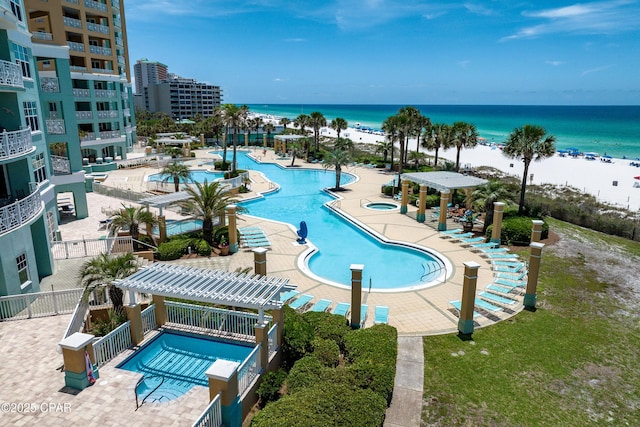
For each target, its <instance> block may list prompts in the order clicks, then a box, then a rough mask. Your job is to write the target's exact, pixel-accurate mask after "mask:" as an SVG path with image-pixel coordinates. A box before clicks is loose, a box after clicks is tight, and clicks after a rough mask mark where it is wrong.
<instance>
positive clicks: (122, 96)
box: [120, 92, 129, 99]
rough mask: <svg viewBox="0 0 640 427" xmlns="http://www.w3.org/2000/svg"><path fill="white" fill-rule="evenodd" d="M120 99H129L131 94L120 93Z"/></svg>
mask: <svg viewBox="0 0 640 427" xmlns="http://www.w3.org/2000/svg"><path fill="white" fill-rule="evenodd" d="M120 98H122V99H129V94H128V93H127V92H120Z"/></svg>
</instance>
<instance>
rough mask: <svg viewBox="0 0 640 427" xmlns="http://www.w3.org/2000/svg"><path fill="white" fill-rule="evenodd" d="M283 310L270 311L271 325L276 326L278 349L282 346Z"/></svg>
mask: <svg viewBox="0 0 640 427" xmlns="http://www.w3.org/2000/svg"><path fill="white" fill-rule="evenodd" d="M283 313H284V310H282V309H281V308H280V309H277V310H271V317H272V318H273V323H274V324H276V323H277V324H278V334H277V335H278V341H277V342H278V347H280V346H281V345H282V335H283V330H284V316H283Z"/></svg>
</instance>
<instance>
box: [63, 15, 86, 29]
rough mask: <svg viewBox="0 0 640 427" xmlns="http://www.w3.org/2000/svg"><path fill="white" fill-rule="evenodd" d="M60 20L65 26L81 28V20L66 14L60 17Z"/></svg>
mask: <svg viewBox="0 0 640 427" xmlns="http://www.w3.org/2000/svg"><path fill="white" fill-rule="evenodd" d="M62 22H63V23H64V25H66V26H67V27H74V28H82V21H81V20H79V19H75V18H70V17H68V16H65V17H63V18H62Z"/></svg>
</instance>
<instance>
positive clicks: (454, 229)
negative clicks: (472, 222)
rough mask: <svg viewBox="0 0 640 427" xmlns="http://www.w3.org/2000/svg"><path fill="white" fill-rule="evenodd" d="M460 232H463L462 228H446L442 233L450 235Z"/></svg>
mask: <svg viewBox="0 0 640 427" xmlns="http://www.w3.org/2000/svg"><path fill="white" fill-rule="evenodd" d="M458 233H462V228H453V229H451V230H444V231H441V232H440V234H442V235H443V236H448V235H449V236H450V235H452V234H458Z"/></svg>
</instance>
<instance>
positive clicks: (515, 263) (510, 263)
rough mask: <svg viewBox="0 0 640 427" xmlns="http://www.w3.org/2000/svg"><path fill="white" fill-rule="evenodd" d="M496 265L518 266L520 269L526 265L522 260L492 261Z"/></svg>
mask: <svg viewBox="0 0 640 427" xmlns="http://www.w3.org/2000/svg"><path fill="white" fill-rule="evenodd" d="M491 263H492V264H493V265H495V266H500V267H511V268H517V269H518V271H520V269H521V268H522V267H524V263H523V262H520V261H491Z"/></svg>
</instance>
